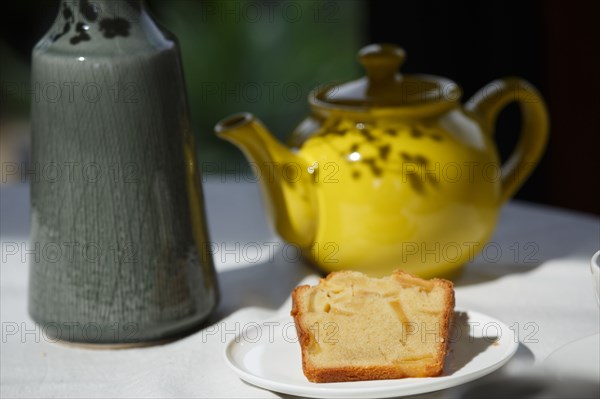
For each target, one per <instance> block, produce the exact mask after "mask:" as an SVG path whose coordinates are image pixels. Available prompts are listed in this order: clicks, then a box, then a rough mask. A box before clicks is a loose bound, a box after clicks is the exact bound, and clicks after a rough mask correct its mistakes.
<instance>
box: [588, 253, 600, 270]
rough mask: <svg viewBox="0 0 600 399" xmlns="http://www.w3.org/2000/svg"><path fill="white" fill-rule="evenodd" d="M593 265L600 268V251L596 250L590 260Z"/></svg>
mask: <svg viewBox="0 0 600 399" xmlns="http://www.w3.org/2000/svg"><path fill="white" fill-rule="evenodd" d="M590 264H591V266H592V267H598V268H600V251H598V252H596V253H595V254H594V256H592V259H591V261H590Z"/></svg>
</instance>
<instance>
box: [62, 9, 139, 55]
mask: <svg viewBox="0 0 600 399" xmlns="http://www.w3.org/2000/svg"><path fill="white" fill-rule="evenodd" d="M62 17H63V18H64V20H65V23H64V24H63V29H62V31H61V32H59V33H56V34H54V35H52V36H51V39H52V41H53V42H55V41H57V40H58V39H60V38H61V37H63V36H65V35H67V34H69V33H71V31H72V30H73V26H74V30H75V34H74V35H73V36H71V38H70V39H69V43H71V44H73V45H76V44H79V43H80V42H84V41H89V40H91V36H90V35H89V33H88V32H89V30H90V27H91V26H90V25H91V24H95V23H98V24H99V29H100V31H101V32H102V34H103V36H104V37H105V38H106V39H113V38H115V37H117V36H122V37H127V36H129V28H130V27H131V24H130V23H129V21H127V20H126V19H125V18H120V17H115V18H101V19H100V20H98V10H97V9H96V6H95V5H93V4H90V2H89V0H80V2H79V12H77V13H75V12H73V9H72V7H71V6H69V5H68V4H67V3H66V2H64V3H63V8H62ZM80 17H81V18H83V19H84V20H85V22H81V21H79V19H80ZM76 20H77V22H76Z"/></svg>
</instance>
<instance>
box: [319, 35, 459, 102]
mask: <svg viewBox="0 0 600 399" xmlns="http://www.w3.org/2000/svg"><path fill="white" fill-rule="evenodd" d="M405 58H406V53H405V52H404V50H403V49H402V48H400V47H398V46H396V45H393V44H371V45H368V46H366V47H363V48H362V49H361V50H360V51H359V52H358V59H359V61H360V63H361V64H362V65H363V67H364V68H365V70H366V71H367V76H365V77H362V78H360V79H357V80H353V81H351V82H346V83H342V84H341V85H334V86H328V87H326V88H324V89H321V90H317V91H316V92H315V93H314V95H311V97H310V101H311V103H312V105H315V106H317V107H325V108H332V107H333V108H344V109H350V110H353V109H356V110H357V111H360V110H364V109H366V108H394V107H414V106H420V105H443V104H452V103H454V102H456V101H457V100H458V99H459V98H460V96H461V94H462V93H461V89H460V87H459V86H458V85H457V84H456V83H454V82H453V81H451V80H449V79H446V78H442V77H439V76H433V75H423V74H418V75H403V74H400V73H399V72H398V68H399V67H400V65H402V63H403V62H404V60H405Z"/></svg>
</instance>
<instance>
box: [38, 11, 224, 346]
mask: <svg viewBox="0 0 600 399" xmlns="http://www.w3.org/2000/svg"><path fill="white" fill-rule="evenodd" d="M32 70H33V72H32V74H33V76H32V84H33V91H32V92H33V93H34V98H33V101H32V104H33V105H32V124H33V126H32V130H33V149H32V151H33V154H32V159H33V166H32V168H31V169H32V170H33V173H32V177H31V195H32V198H31V202H32V219H31V220H32V222H31V223H32V225H31V240H32V243H31V245H32V246H34V248H35V253H36V256H35V257H30V259H33V260H32V261H31V262H30V284H29V312H30V314H31V316H32V317H33V319H34V320H35V321H36V322H38V323H39V324H40V325H41V326H42V328H43V332H44V333H45V334H46V335H47V336H48V337H52V338H58V339H62V340H66V341H71V342H81V343H92V344H117V345H122V344H123V345H131V344H136V343H147V342H152V341H159V340H163V339H170V338H173V337H176V336H179V335H182V334H186V333H188V332H191V331H194V330H196V329H198V328H199V326H200V325H201V323H202V322H203V321H204V320H205V319H206V317H207V316H208V315H209V314H210V312H211V311H212V310H213V309H214V308H215V306H216V303H217V297H218V292H217V284H216V279H215V272H214V267H213V263H212V257H211V255H210V253H209V245H208V236H207V231H206V223H205V216H204V210H203V203H202V201H203V199H202V191H201V186H200V182H199V176H198V172H197V169H196V165H197V162H196V158H195V146H194V139H193V133H192V131H191V129H190V122H189V111H188V105H187V99H186V93H185V86H184V80H183V74H182V68H181V61H180V55H179V49H178V45H177V41H176V39H175V38H174V37H173V35H171V34H170V33H168V32H166V31H165V30H164V29H162V28H161V27H159V26H158V25H157V24H156V23H155V22H154V21H153V20H152V18H150V16H149V15H148V14H147V13H146V11H145V10H144V7H143V4H142V1H141V0H63V1H61V3H60V11H59V15H58V17H57V19H56V21H55V23H54V25H53V26H52V27H51V29H50V31H49V32H48V33H47V34H46V35H45V36H44V37H43V38H42V39H41V41H40V42H39V43H38V44H37V45H36V47H35V48H34V50H33V65H32Z"/></svg>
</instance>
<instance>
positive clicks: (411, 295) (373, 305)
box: [291, 271, 454, 382]
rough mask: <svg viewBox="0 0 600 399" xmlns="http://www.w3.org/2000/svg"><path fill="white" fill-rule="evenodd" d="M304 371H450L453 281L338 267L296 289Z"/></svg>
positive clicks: (384, 375)
mask: <svg viewBox="0 0 600 399" xmlns="http://www.w3.org/2000/svg"><path fill="white" fill-rule="evenodd" d="M292 301H293V306H292V312H291V313H292V316H293V317H294V321H295V323H296V330H297V331H298V338H299V341H300V346H301V348H302V369H303V371H304V375H305V376H306V378H308V380H309V381H312V382H339V381H360V380H380V379H392V378H405V377H432V376H437V375H440V374H441V373H442V370H443V368H444V359H445V357H446V350H447V344H448V330H449V328H450V322H451V319H452V316H453V314H454V289H453V285H452V283H451V282H450V281H447V280H442V279H432V280H423V279H421V278H418V277H415V276H413V275H411V274H408V273H405V272H402V271H396V272H394V273H393V274H392V275H391V276H389V277H384V278H370V277H368V276H366V275H364V274H362V273H359V272H350V271H344V272H335V273H331V274H329V275H328V276H327V278H325V279H321V281H320V282H319V284H318V285H316V286H314V287H311V286H308V285H302V286H299V287H297V288H296V289H295V290H294V292H293V293H292Z"/></svg>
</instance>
